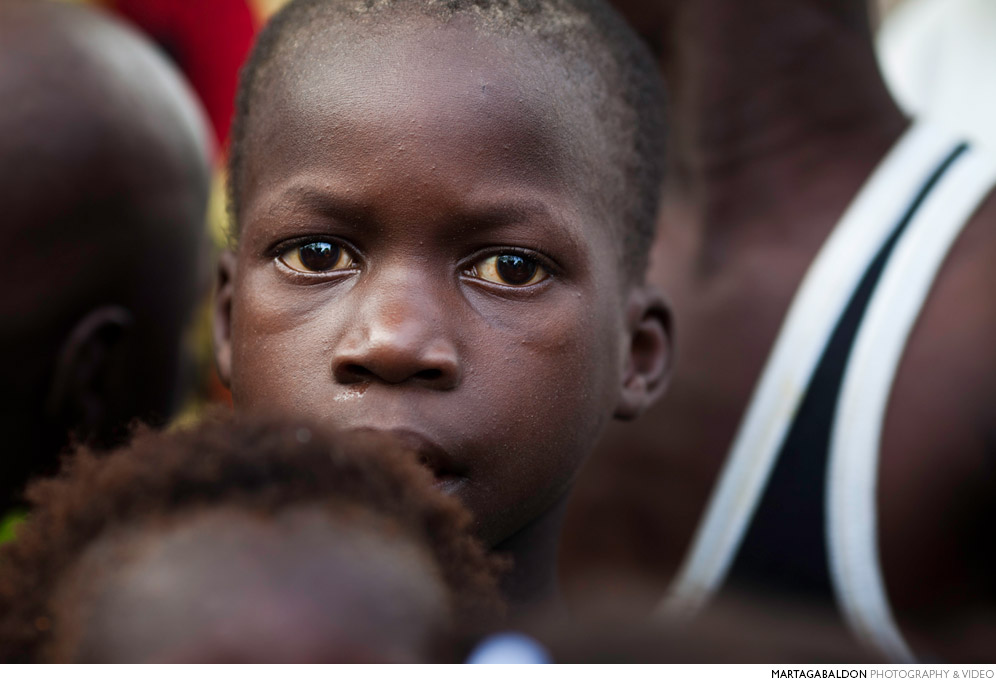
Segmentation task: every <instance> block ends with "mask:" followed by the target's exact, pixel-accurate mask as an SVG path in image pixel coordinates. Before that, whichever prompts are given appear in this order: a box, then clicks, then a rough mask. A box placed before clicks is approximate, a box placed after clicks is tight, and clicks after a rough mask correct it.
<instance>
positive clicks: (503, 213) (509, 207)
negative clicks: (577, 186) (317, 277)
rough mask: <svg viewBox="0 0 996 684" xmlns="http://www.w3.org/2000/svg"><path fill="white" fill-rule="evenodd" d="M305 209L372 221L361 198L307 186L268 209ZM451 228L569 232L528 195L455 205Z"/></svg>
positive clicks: (290, 190) (338, 218) (276, 200)
mask: <svg viewBox="0 0 996 684" xmlns="http://www.w3.org/2000/svg"><path fill="white" fill-rule="evenodd" d="M301 209H304V210H307V211H309V212H311V213H314V214H317V215H320V216H322V217H326V218H330V219H333V220H336V221H341V222H343V223H352V224H357V223H358V224H361V225H362V224H364V223H373V222H374V219H373V217H372V216H371V214H372V213H373V207H372V206H371V205H370V204H369V203H367V202H363V201H357V200H353V199H350V198H348V197H343V196H342V195H339V194H337V193H335V192H330V191H327V190H320V189H317V188H314V187H310V186H295V187H290V188H288V189H286V190H283V191H281V192H280V193H279V194H278V195H277V196H276V197H275V198H274V202H273V203H272V204H271V210H270V211H277V212H287V213H293V212H295V211H298V210H301ZM447 223H448V227H449V228H452V229H459V230H467V229H472V230H473V231H474V232H477V231H487V230H495V229H498V228H503V227H506V226H512V225H517V224H530V223H543V224H545V225H549V226H554V227H556V228H557V229H558V231H559V232H562V233H564V234H565V236H567V235H569V233H570V231H568V230H567V229H566V226H565V225H564V224H563V221H562V219H559V218H557V217H556V216H555V215H554V213H553V212H552V211H551V209H550V207H549V205H548V204H547V203H546V202H543V201H541V200H538V199H535V198H531V197H516V198H511V199H507V200H494V201H485V202H478V203H475V204H468V205H467V206H463V207H456V208H455V210H454V212H453V213H452V215H451V216H450V218H449V220H448V221H447Z"/></svg>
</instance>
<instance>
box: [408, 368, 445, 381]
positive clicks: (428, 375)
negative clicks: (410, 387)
mask: <svg viewBox="0 0 996 684" xmlns="http://www.w3.org/2000/svg"><path fill="white" fill-rule="evenodd" d="M442 376H443V371H441V370H439V369H438V368H426V369H425V370H420V371H419V372H418V373H416V374H415V377H416V378H421V379H422V380H438V379H439V378H441V377H442Z"/></svg>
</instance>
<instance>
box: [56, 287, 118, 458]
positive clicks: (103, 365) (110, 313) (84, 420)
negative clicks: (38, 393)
mask: <svg viewBox="0 0 996 684" xmlns="http://www.w3.org/2000/svg"><path fill="white" fill-rule="evenodd" d="M133 325H134V321H133V318H132V315H131V313H130V312H129V311H128V310H127V309H125V308H123V307H120V306H102V307H100V308H98V309H94V310H93V311H91V312H89V313H88V314H87V315H86V316H84V317H83V318H82V319H80V321H79V322H78V323H77V324H76V325H75V326H74V327H73V329H72V331H70V333H69V336H68V337H67V338H66V341H65V342H64V343H63V344H62V347H61V348H60V349H59V354H58V357H57V358H56V362H55V371H54V373H53V375H52V385H51V387H50V388H49V394H48V400H47V403H46V410H47V412H48V414H49V417H50V418H51V419H52V420H53V421H55V422H56V423H58V424H62V425H66V426H68V427H70V428H71V429H72V430H73V431H74V432H75V433H76V434H78V435H80V436H82V437H84V438H90V437H94V436H98V435H101V434H102V433H103V432H104V431H105V430H106V429H108V428H109V427H112V426H110V425H108V423H109V422H110V419H111V413H112V412H113V410H114V407H113V406H112V405H111V404H110V402H111V401H112V395H119V394H120V393H121V392H120V388H119V387H117V386H116V385H118V384H120V383H121V382H122V374H123V372H124V371H123V369H124V366H125V360H124V356H125V340H126V339H127V337H128V334H129V333H130V332H131V329H132V327H133Z"/></svg>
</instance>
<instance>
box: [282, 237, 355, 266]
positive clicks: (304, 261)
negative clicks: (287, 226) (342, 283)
mask: <svg viewBox="0 0 996 684" xmlns="http://www.w3.org/2000/svg"><path fill="white" fill-rule="evenodd" d="M277 258H278V259H280V261H281V262H283V264H284V265H285V266H287V267H288V268H290V269H291V270H293V271H297V272H299V273H328V272H329V271H341V270H344V269H348V268H353V267H354V266H355V265H356V262H355V261H354V260H353V257H352V256H350V254H349V252H347V251H346V250H345V249H343V248H342V247H341V246H339V245H337V244H336V243H334V242H326V241H324V240H316V241H315V242H308V243H306V244H303V245H298V246H296V247H292V248H291V249H288V250H287V251H286V252H284V253H283V254H281V255H280V256H279V257H277Z"/></svg>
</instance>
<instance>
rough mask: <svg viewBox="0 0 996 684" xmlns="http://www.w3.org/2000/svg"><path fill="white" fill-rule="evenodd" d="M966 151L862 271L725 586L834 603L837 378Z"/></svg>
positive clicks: (930, 183)
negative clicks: (830, 535)
mask: <svg viewBox="0 0 996 684" xmlns="http://www.w3.org/2000/svg"><path fill="white" fill-rule="evenodd" d="M966 149H967V145H965V144H961V145H959V146H958V147H956V148H955V149H954V150H953V151H952V152H951V153H950V154H949V155H948V156H947V157H946V158H945V159H944V161H943V162H941V164H940V165H939V166H938V167H937V168H936V169H935V170H934V172H933V173H932V174H931V175H930V177H929V178H928V179H927V181H926V182H925V183H924V184H923V186H922V187H921V188H920V191H919V192H918V193H917V194H916V196H915V197H914V198H913V200H912V202H911V203H910V205H909V208H908V209H907V210H906V213H905V214H904V215H903V217H902V219H901V220H900V222H899V223H898V225H897V226H896V227H895V228H894V229H893V231H892V233H891V234H890V235H889V237H888V239H886V240H885V242H884V243H883V244H882V247H881V248H880V249H879V251H878V254H877V255H876V256H875V258H874V259H873V260H872V262H871V264H869V266H868V269H867V270H866V271H865V274H864V276H862V278H861V282H860V283H859V284H858V287H857V289H856V290H855V291H854V294H853V295H852V297H851V300H850V302H848V304H847V307H846V309H845V310H844V313H843V315H842V316H841V318H840V321H839V322H838V323H837V326H836V328H835V329H834V331H833V334H832V335H831V336H830V340H829V342H828V343H827V346H826V348H825V349H824V351H823V355H822V357H821V358H820V361H819V364H818V365H817V367H816V370H815V372H814V373H813V377H812V379H811V380H810V383H809V387H808V388H807V390H806V394H805V396H804V398H803V400H802V403H801V404H800V406H799V409H798V411H797V413H796V415H795V418H794V420H793V422H792V425H791V427H790V429H789V432H788V435H787V436H786V438H785V442H784V443H783V444H782V448H781V451H780V452H779V454H778V460H777V461H776V463H775V466H774V469H773V471H772V473H771V478H770V479H769V481H768V484H767V487H766V490H765V492H764V496H763V498H762V499H761V501H760V503H759V505H758V507H757V509H756V511H755V513H754V516H753V519H752V520H751V523H750V526H749V528H748V530H747V533H746V534H745V536H744V538H743V541H742V543H741V545H740V549H739V550H738V552H737V555H736V557H735V560H734V562H733V565H732V567H731V569H730V573H729V575H728V577H727V581H726V586H727V587H728V588H730V589H735V590H740V591H749V592H751V593H757V592H764V593H766V594H768V595H771V596H774V597H777V596H782V597H784V598H799V599H805V600H807V601H809V600H811V601H813V602H817V603H819V604H821V605H826V606H827V607H830V605H831V604H832V603H833V601H834V592H833V587H832V586H831V581H830V570H829V567H828V563H827V545H826V539H825V535H826V533H825V528H826V525H825V520H826V472H827V456H828V451H829V445H830V431H831V427H832V426H833V422H834V417H835V413H836V408H837V397H838V395H839V394H840V387H841V383H842V382H843V378H844V371H845V369H846V368H847V363H848V358H849V357H850V354H851V348H852V347H853V345H854V340H855V337H856V336H857V332H858V328H859V326H860V324H861V320H862V318H863V317H864V314H865V310H866V309H867V308H868V303H869V301H870V299H871V296H872V293H873V292H874V291H875V287H876V286H877V285H878V281H879V279H880V277H881V275H882V271H883V270H884V268H885V265H886V263H887V262H888V260H889V257H890V256H891V255H892V252H893V250H894V248H895V246H896V243H897V241H898V240H899V238H900V236H902V234H903V232H904V231H905V229H906V227H907V226H908V225H909V224H910V222H911V221H912V219H913V217H914V216H915V215H916V212H917V210H918V209H919V208H920V206H921V205H922V204H923V202H924V200H925V199H926V198H927V196H928V195H929V194H930V192H931V191H932V190H933V189H934V187H935V186H936V185H937V183H938V181H939V180H940V179H941V177H942V176H943V175H944V174H945V172H946V171H947V170H948V169H949V168H950V167H951V165H952V164H953V163H954V162H955V160H956V159H958V157H960V156H961V155H962V154H963V153H964V152H965V150H966Z"/></svg>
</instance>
